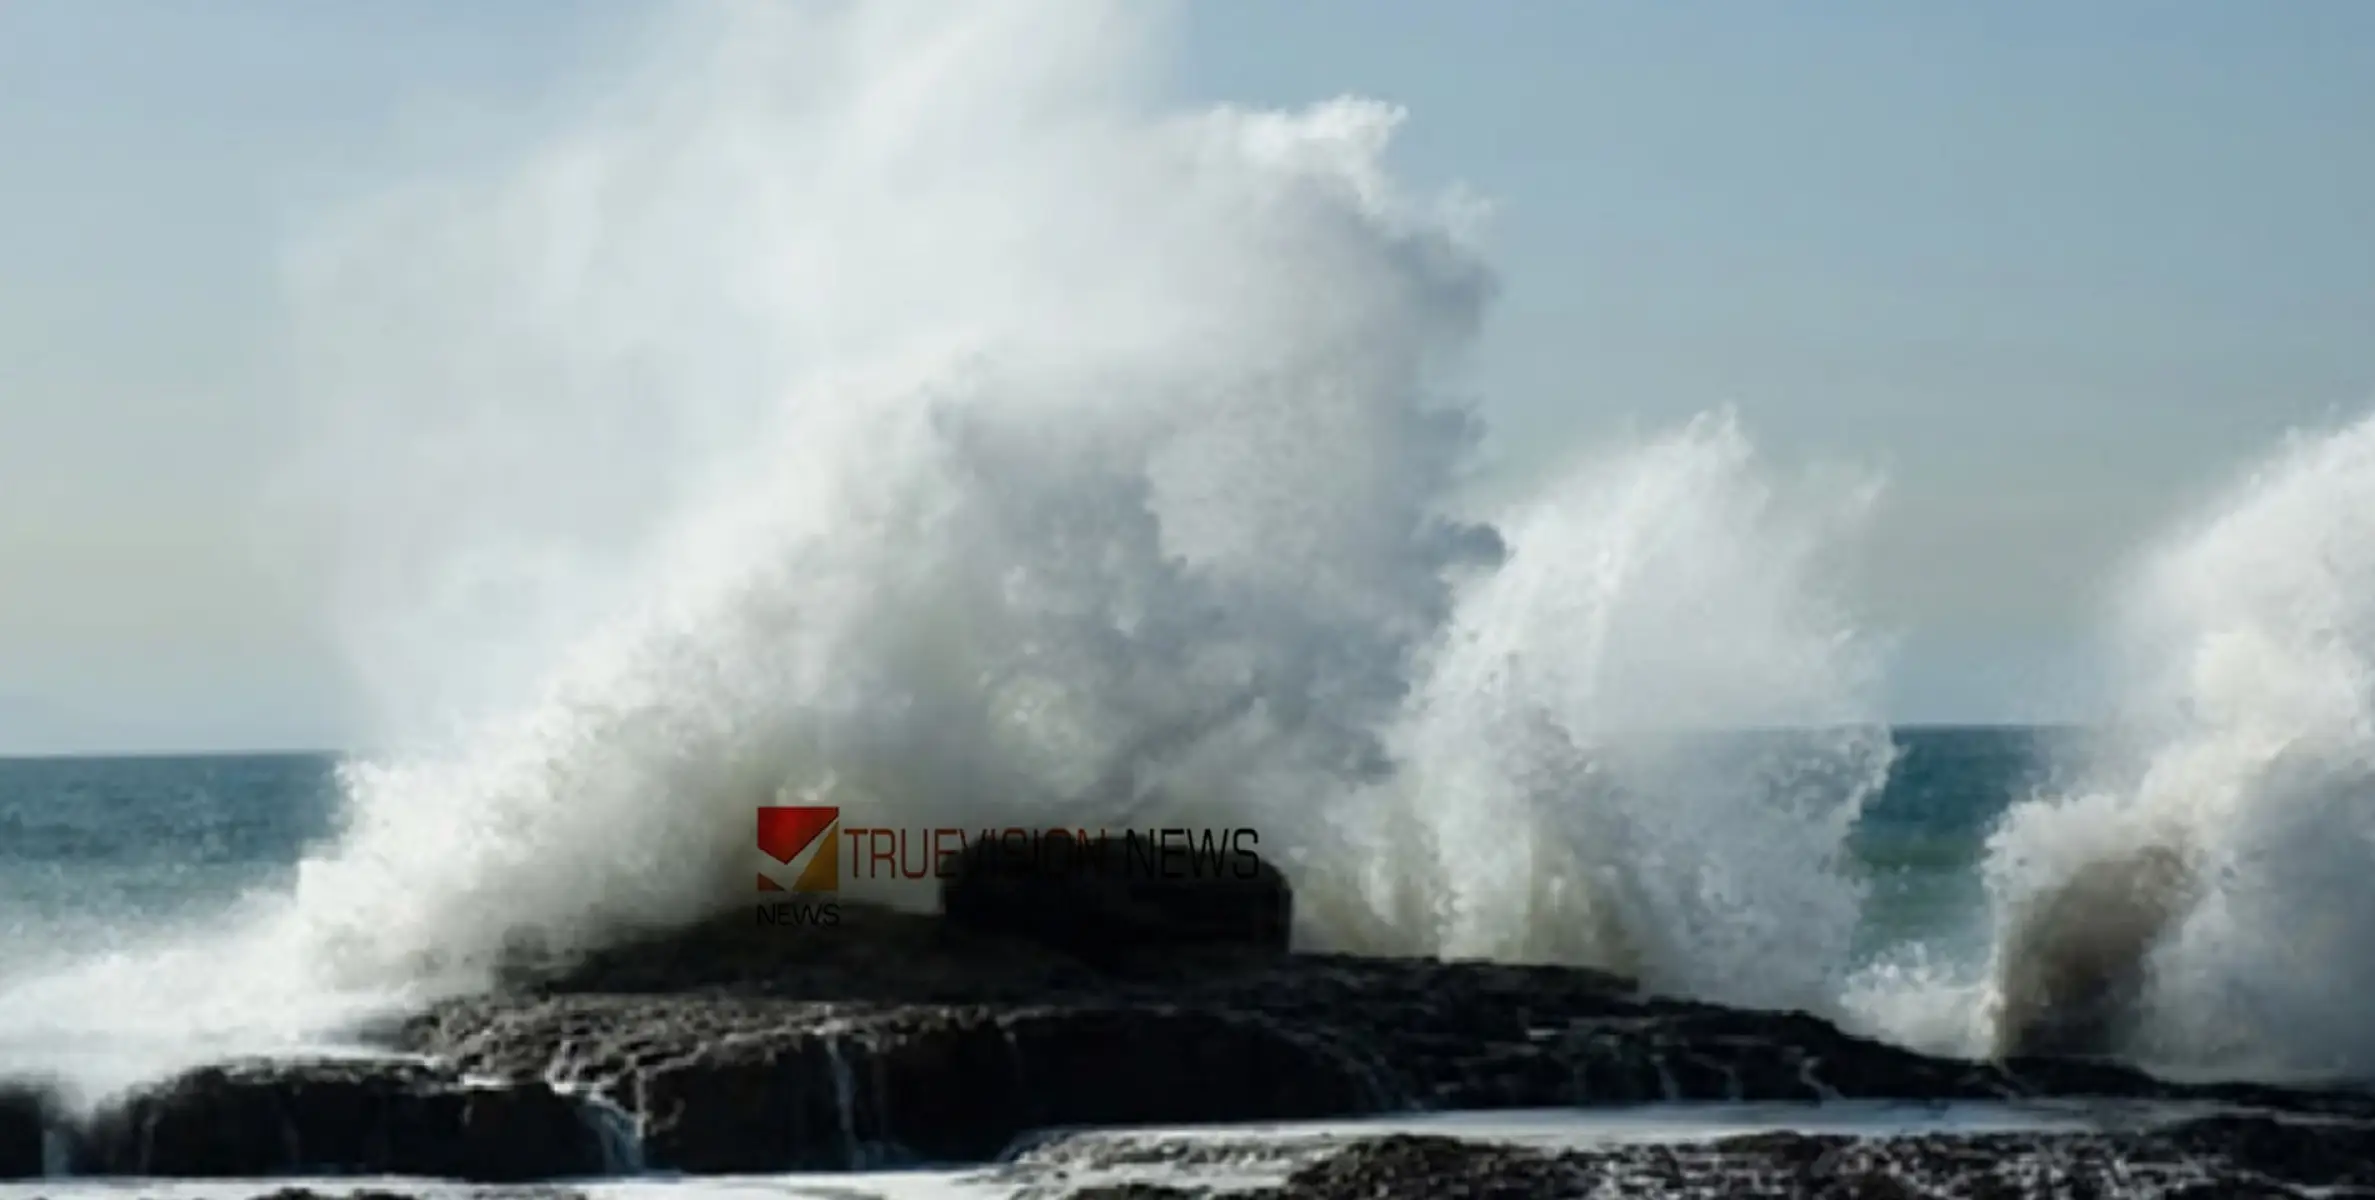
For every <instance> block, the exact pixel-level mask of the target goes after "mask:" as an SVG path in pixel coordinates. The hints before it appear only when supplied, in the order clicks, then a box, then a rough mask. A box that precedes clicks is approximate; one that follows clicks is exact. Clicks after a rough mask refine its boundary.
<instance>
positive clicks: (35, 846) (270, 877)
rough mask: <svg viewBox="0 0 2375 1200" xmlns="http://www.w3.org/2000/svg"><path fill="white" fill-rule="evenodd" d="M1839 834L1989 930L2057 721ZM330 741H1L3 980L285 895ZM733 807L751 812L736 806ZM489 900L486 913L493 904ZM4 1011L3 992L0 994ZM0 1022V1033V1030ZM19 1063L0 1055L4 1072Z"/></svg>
mask: <svg viewBox="0 0 2375 1200" xmlns="http://www.w3.org/2000/svg"><path fill="white" fill-rule="evenodd" d="M1892 737H1893V741H1894V745H1895V751H1896V753H1895V759H1894V767H1893V770H1892V771H1891V774H1890V776H1889V781H1888V784H1887V786H1886V787H1885V788H1883V789H1882V791H1881V792H1880V794H1879V796H1878V797H1877V798H1876V799H1875V800H1874V801H1873V802H1872V803H1871V804H1870V805H1869V806H1868V807H1866V808H1865V809H1864V810H1863V813H1862V815H1861V817H1860V819H1859V820H1858V822H1857V824H1856V826H1855V828H1854V832H1853V836H1852V838H1851V839H1850V840H1849V843H1848V844H1849V846H1850V847H1851V850H1852V866H1851V868H1850V869H1851V872H1852V873H1853V874H1854V875H1855V876H1857V877H1858V878H1860V879H1862V880H1864V881H1865V882H1866V885H1867V889H1868V890H1867V893H1866V900H1865V908H1864V911H1863V915H1862V919H1861V922H1860V924H1859V928H1858V934H1857V942H1858V945H1859V947H1860V950H1859V954H1860V956H1861V957H1863V958H1866V959H1871V958H1877V957H1882V956H1885V955H1886V954H1888V953H1889V952H1891V951H1892V950H1894V949H1897V948H1901V947H1904V946H1907V945H1921V944H1931V945H1941V946H1943V945H1948V944H1956V943H1958V942H1960V943H1961V944H1964V945H1967V946H1978V947H1980V948H1981V949H1984V945H1983V943H1981V942H1977V941H1971V940H1969V939H1972V938H1976V937H1978V936H1980V935H1981V934H1982V933H1983V932H1984V920H1983V918H1984V916H1985V907H1986V897H1985V889H1984V885H1983V881H1982V873H1981V866H1982V861H1983V858H1984V856H1985V853H1986V839H1987V835H1988V832H1989V830H1990V829H1991V828H1992V827H1993V826H1994V825H1995V824H1996V823H1997V822H1998V821H1999V820H2000V819H2001V818H2002V817H2003V815H2004V814H2005V812H2006V809H2007V807H2008V806H2009V805H2010V803H2011V802H2012V801H2013V800H2014V799H2015V798H2017V797H2019V796H2022V795H2026V794H2028V793H2029V792H2030V791H2032V790H2033V789H2034V788H2035V787H2036V786H2037V783H2038V781H2039V780H2040V779H2042V778H2044V777H2045V775H2046V773H2047V772H2048V771H2049V769H2050V763H2049V761H2048V756H2049V755H2050V753H2051V751H2052V748H2053V747H2054V746H2056V745H2058V744H2060V742H2061V741H2062V740H2063V736H2062V735H2061V733H2060V731H2055V730H2044V729H2032V728H2018V727H1992V728H1989V727H1980V728H1903V729H1897V730H1894V731H1893V733H1892ZM339 767H340V760H339V759H338V758H337V757H335V756H332V755H326V754H270V755H212V756H178V757H176V756H159V757H146V756H144V757H112V758H110V757H83V758H24V759H0V947H4V949H0V995H5V994H6V988H7V984H8V983H9V982H11V981H23V980H25V979H27V978H28V977H33V978H38V977H40V976H41V975H42V974H43V973H44V972H47V971H52V970H55V969H57V968H58V967H59V966H60V965H62V964H70V963H73V962H75V961H77V960H85V961H87V960H89V959H91V958H93V957H107V956H110V955H121V954H127V953H130V952H133V951H135V950H136V949H137V948H139V947H142V946H147V945H153V944H155V943H156V942H157V941H158V940H160V938H171V937H175V936H182V935H184V933H185V932H186V933H195V932H196V931H201V930H204V929H207V928H209V927H212V926H215V925H217V924H219V923H222V922H225V921H229V920H233V919H237V918H239V917H240V915H241V914H242V913H244V912H246V911H247V910H249V909H250V908H252V907H254V906H255V905H256V904H257V903H258V902H259V901H264V902H268V901H269V900H270V899H271V898H273V897H276V896H280V895H285V894H286V893H287V892H289V891H290V890H291V889H292V888H293V887H294V885H295V882H296V879H297V876H298V872H299V868H300V866H301V864H302V863H303V862H305V861H306V859H307V857H308V856H309V855H312V854H319V853H323V852H325V851H326V850H328V849H329V848H331V847H332V846H333V845H334V844H335V842H336V840H337V838H338V836H339V835H340V834H341V832H342V830H343V829H344V827H345V813H344V806H345V802H346V792H345V790H344V784H343V782H342V778H341V774H340V770H339ZM741 823H743V824H747V819H745V820H744V821H743V822H741ZM493 916H494V915H493V914H490V918H491V919H492V918H493ZM0 1011H4V1010H0ZM6 1032H7V1030H6V1028H5V1025H4V1024H0V1046H5V1045H6V1040H5V1035H6ZM11 1066H12V1064H10V1063H8V1062H7V1061H5V1057H4V1056H0V1077H6V1076H7V1075H9V1074H10V1073H11V1072H10V1067H11Z"/></svg>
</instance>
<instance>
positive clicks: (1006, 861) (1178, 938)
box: [940, 830, 1294, 964]
mask: <svg viewBox="0 0 2375 1200" xmlns="http://www.w3.org/2000/svg"><path fill="white" fill-rule="evenodd" d="M1171 834H1180V835H1189V836H1186V837H1181V838H1177V839H1173V838H1170V837H1169V836H1168V835H1171ZM1196 834H1201V836H1202V838H1203V841H1202V843H1198V842H1197V841H1196V838H1195V835H1196ZM951 868H952V869H951V870H950V871H949V873H948V874H947V875H946V876H945V877H944V878H943V879H942V881H941V886H940V908H941V912H942V913H943V914H944V915H945V916H946V918H947V920H948V923H949V925H950V926H951V927H953V928H956V929H962V930H966V931H968V932H971V933H976V934H993V935H1000V936H1012V937H1016V938H1019V939H1022V940H1025V941H1029V942H1033V943H1036V944H1038V945H1042V946H1046V947H1049V948H1051V949H1055V950H1060V951H1062V952H1064V953H1066V954H1069V955H1072V956H1073V957H1075V958H1078V959H1081V960H1083V961H1085V962H1090V963H1098V964H1111V963H1115V962H1119V961H1125V960H1127V959H1129V958H1132V957H1136V956H1141V955H1144V954H1146V953H1149V952H1168V951H1170V950H1173V949H1176V948H1179V947H1188V946H1215V945H1218V946H1233V947H1239V948H1250V949H1268V950H1273V951H1277V952H1281V953H1283V952H1284V951H1285V950H1286V948H1287V935H1288V933H1289V931H1290V930H1291V929H1292V927H1293V925H1294V898H1293V893H1292V892H1291V891H1290V889H1289V888H1288V887H1287V882H1286V877H1285V876H1284V875H1281V874H1280V873H1279V871H1278V868H1277V867H1274V866H1272V865H1270V864H1269V863H1267V862H1264V861H1262V860H1261V858H1260V857H1259V856H1257V855H1255V854H1254V853H1252V851H1251V850H1250V848H1248V847H1244V846H1233V845H1231V844H1230V843H1229V842H1228V840H1227V838H1226V835H1225V834H1224V835H1220V836H1218V837H1216V835H1214V834H1213V833H1212V831H1189V830H1170V831H1164V832H1160V833H1158V832H1145V833H1141V832H1132V833H1128V834H1114V835H1110V836H1104V837H1097V838H1090V839H1082V840H1075V839H1073V838H1070V837H1066V836H1063V835H1062V834H1060V833H1058V834H1053V835H1048V836H1043V837H1038V838H1033V839H1029V840H1017V841H1011V842H1010V841H1003V840H997V839H984V840H981V841H977V842H975V843H973V844H972V845H970V846H968V847H966V849H965V851H964V853H962V854H961V855H958V856H956V858H955V859H954V860H953V862H952V864H951Z"/></svg>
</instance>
